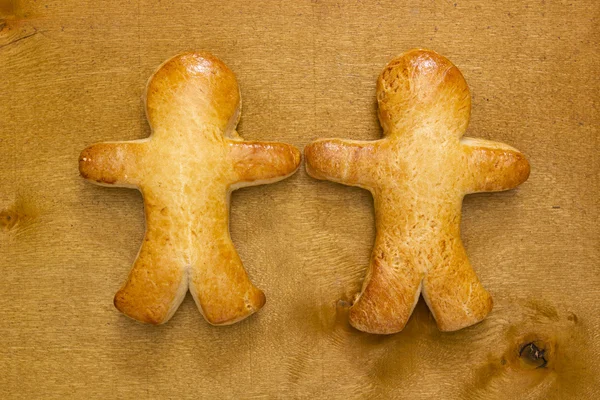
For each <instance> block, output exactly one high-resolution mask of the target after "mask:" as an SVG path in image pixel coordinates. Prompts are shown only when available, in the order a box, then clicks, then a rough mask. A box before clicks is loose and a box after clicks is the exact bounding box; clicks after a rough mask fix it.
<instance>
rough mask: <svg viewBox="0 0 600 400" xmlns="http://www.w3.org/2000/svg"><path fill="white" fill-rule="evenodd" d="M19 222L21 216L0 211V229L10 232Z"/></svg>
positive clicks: (8, 211) (7, 211)
mask: <svg viewBox="0 0 600 400" xmlns="http://www.w3.org/2000/svg"><path fill="white" fill-rule="evenodd" d="M18 221H19V214H17V213H16V212H14V211H11V210H4V211H0V228H2V229H4V230H5V231H8V230H10V229H12V228H14V226H15V225H16V224H17V222H18Z"/></svg>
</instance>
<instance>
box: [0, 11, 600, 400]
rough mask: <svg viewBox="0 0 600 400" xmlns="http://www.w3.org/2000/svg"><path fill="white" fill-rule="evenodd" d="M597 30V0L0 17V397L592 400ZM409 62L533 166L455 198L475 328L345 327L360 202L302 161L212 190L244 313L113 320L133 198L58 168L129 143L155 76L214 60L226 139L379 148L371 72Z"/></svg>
mask: <svg viewBox="0 0 600 400" xmlns="http://www.w3.org/2000/svg"><path fill="white" fill-rule="evenodd" d="M599 17H600V7H599V6H598V4H597V2H596V1H594V0H585V1H576V0H572V1H567V0H564V1H553V0H545V1H544V0H536V1H516V0H514V1H494V2H492V1H486V0H473V1H463V0H452V1H451V0H446V1H444V0H437V1H432V0H422V1H408V2H394V1H391V0H389V1H388V0H382V1H371V2H369V1H341V0H338V1H334V0H322V1H320V0H313V1H293V2H284V1H266V0H264V1H247V2H243V1H231V2H225V1H220V0H211V1H190V0H188V1H166V0H163V1H160V0H153V1H151V0H137V1H98V0H84V1H75V0H69V1H66V0H55V1H45V0H38V1H35V0H15V1H10V0H9V1H6V0H2V1H0V28H1V31H0V252H1V256H0V276H1V279H0V320H1V323H0V398H2V399H11V398H23V399H33V398H56V399H59V398H60V399H63V398H102V399H104V398H135V399H146V398H147V399H157V398H173V399H176V398H177V399H178V398H310V399H312V398H340V399H345V398H349V399H354V398H356V399H358V398H406V399H472V398H473V399H511V398H513V399H551V398H556V399H596V398H599V397H600V390H599V388H598V386H599V385H600V380H599V378H598V376H597V375H598V373H597V370H598V369H599V368H600V335H599V333H598V332H599V331H600V330H599V328H600V315H599V306H598V304H599V303H600V301H599V300H600V259H599V256H600V249H599V247H600V235H599V233H600V228H599V227H598V222H599V220H598V219H599V218H598V217H599V208H598V196H599V194H600V188H599V174H600V161H599V157H598V150H599V145H600V143H599V142H600V139H599V135H598V126H599V124H600V115H599V89H600V83H599V82H600V81H599V79H598V76H599V74H600V55H599V51H598V44H599V39H600V20H599ZM412 47H427V48H431V49H433V50H436V51H438V52H440V53H441V54H443V55H445V56H447V57H448V58H450V59H451V60H452V61H453V62H454V63H455V64H456V65H457V66H458V67H459V68H460V69H461V71H462V72H463V74H464V76H465V77H466V80H467V82H468V83H469V85H470V87H471V91H472V94H473V111H472V120H471V124H470V127H469V130H468V132H467V134H468V135H470V136H476V137H482V138H488V139H494V140H498V141H503V142H506V143H509V144H511V145H513V146H514V147H516V148H518V149H520V150H521V151H523V152H524V153H525V154H527V156H528V158H529V160H530V162H531V166H532V171H531V176H530V178H529V180H528V181H527V182H526V183H525V184H523V185H522V186H520V187H519V188H518V189H516V190H513V191H509V192H503V193H495V194H480V195H473V196H468V197H467V198H466V199H465V202H464V206H463V222H462V237H463V239H464V242H465V245H466V247H467V251H468V253H469V255H470V259H471V261H472V263H473V265H474V267H475V270H476V272H477V273H478V275H479V277H480V279H481V280H482V282H483V284H484V285H485V287H486V288H487V289H488V290H489V291H490V292H491V294H492V295H493V297H494V303H495V307H494V310H493V311H492V313H491V314H490V315H489V316H488V318H487V319H486V320H485V321H484V322H482V323H480V324H478V325H476V326H473V327H471V328H468V329H464V330H462V331H459V332H455V333H440V332H439V331H438V330H437V328H436V326H435V323H434V321H433V319H432V317H431V314H430V313H429V311H428V309H427V307H426V305H425V304H424V302H423V301H422V300H421V301H420V303H419V304H418V306H417V308H416V310H415V312H414V315H413V317H412V318H411V320H410V322H409V324H408V325H407V327H406V329H405V330H404V331H403V332H401V333H399V334H396V335H392V336H386V337H383V336H373V335H368V334H364V333H360V332H358V331H355V330H353V329H351V328H350V327H349V325H348V323H347V303H348V302H349V301H350V300H351V298H352V296H353V294H354V293H355V292H356V291H357V290H358V289H359V288H360V286H361V282H362V280H363V277H364V274H365V268H366V266H367V264H368V260H369V255H370V249H371V246H372V245H373V239H374V222H373V201H372V198H371V196H370V194H369V193H368V192H366V191H363V190H360V189H357V188H349V187H346V186H341V185H337V184H333V183H328V182H320V181H316V180H313V179H311V178H309V177H308V176H307V175H306V173H305V172H304V169H303V168H302V169H301V170H300V171H299V172H298V173H297V174H296V175H294V176H293V177H291V178H290V179H287V180H285V181H282V182H280V183H277V184H273V185H267V186H262V187H253V188H247V189H242V190H239V191H237V192H235V193H234V195H233V197H232V209H231V231H232V237H233V240H234V242H235V245H236V247H237V249H238V251H239V253H240V256H241V258H242V260H243V261H244V263H245V266H246V269H247V270H248V272H249V274H250V276H251V279H252V280H253V282H254V283H255V284H256V285H257V286H258V287H260V288H261V289H263V290H264V292H265V293H266V296H267V304H266V306H265V307H264V308H263V309H262V310H261V311H260V312H259V313H258V314H256V315H254V316H252V317H251V318H249V319H247V320H244V321H243V322H241V323H238V324H235V325H233V326H230V327H212V326H209V325H208V324H207V323H206V322H205V321H204V320H203V318H202V317H201V315H200V314H199V312H198V311H197V309H196V306H195V305H194V303H193V301H192V299H191V297H190V296H189V295H188V297H187V298H186V299H185V301H184V303H183V304H182V306H181V307H180V308H179V310H178V311H177V313H176V314H175V316H174V318H173V319H172V320H171V321H170V322H169V323H167V324H166V325H163V326H160V327H152V326H144V325H141V324H138V323H136V322H134V321H132V320H129V319H128V318H126V317H124V316H123V315H121V314H120V313H119V312H117V311H116V310H115V308H114V307H113V305H112V298H113V295H114V293H115V292H116V290H117V289H118V288H119V286H120V285H121V284H122V282H123V281H124V279H125V278H126V276H127V273H128V271H129V268H130V265H131V263H132V262H133V260H134V258H135V256H136V253H137V251H138V248H139V246H140V243H141V240H142V236H143V231H144V222H143V207H142V199H141V196H140V194H139V193H138V192H137V191H134V190H127V189H108V188H103V187H97V186H94V185H91V184H89V183H87V182H84V181H83V179H81V178H80V177H79V175H78V170H77V158H78V154H79V152H80V151H81V150H82V149H83V148H84V147H86V146H87V145H89V144H91V143H95V142H99V141H107V140H127V139H136V138H143V137H146V136H147V135H148V134H149V127H148V125H147V123H146V120H145V116H144V110H143V106H142V102H141V95H142V92H143V89H144V85H145V83H146V80H147V79H148V77H149V76H150V74H151V73H152V72H153V71H154V69H155V68H156V67H157V66H158V65H159V64H160V63H161V62H162V61H164V60H165V59H167V58H168V57H170V56H172V55H174V54H176V53H178V52H180V51H184V50H190V49H197V50H208V51H210V52H212V53H214V54H215V55H217V56H218V57H220V58H221V59H223V60H224V61H225V62H226V63H227V64H228V65H229V66H230V68H231V69H232V70H233V71H234V72H235V73H236V75H237V77H238V80H239V83H240V86H241V90H242V97H243V111H242V120H241V124H240V126H239V132H240V133H241V135H242V136H244V137H245V138H246V139H254V140H278V141H284V142H288V143H292V144H294V145H296V146H299V147H303V146H304V145H305V144H307V143H308V142H309V141H311V140H313V139H314V138H317V137H330V136H340V137H347V138H354V139H376V138H378V137H379V135H380V133H381V129H380V127H379V124H378V121H377V117H376V113H375V111H376V108H375V82H376V78H377V76H378V74H379V72H380V71H381V70H382V68H383V67H384V65H385V64H386V63H387V62H388V61H389V60H390V59H391V58H393V57H394V56H396V55H398V54H400V53H402V52H403V51H405V50H407V49H410V48H412ZM532 346H536V347H537V349H539V350H540V351H543V353H540V352H538V354H537V356H536V354H535V351H534V350H535V348H534V347H532Z"/></svg>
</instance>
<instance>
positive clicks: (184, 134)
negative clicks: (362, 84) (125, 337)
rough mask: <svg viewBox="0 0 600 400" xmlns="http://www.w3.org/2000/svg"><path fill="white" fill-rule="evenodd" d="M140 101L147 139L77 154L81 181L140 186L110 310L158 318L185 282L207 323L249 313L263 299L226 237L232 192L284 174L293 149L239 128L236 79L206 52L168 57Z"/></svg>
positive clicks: (296, 156)
mask: <svg viewBox="0 0 600 400" xmlns="http://www.w3.org/2000/svg"><path fill="white" fill-rule="evenodd" d="M145 102H146V114H147V118H148V121H149V123H150V126H151V128H152V134H151V136H150V137H149V138H147V139H143V140H136V141H130V142H115V143H100V144H96V145H93V146H91V147H88V148H87V149H85V150H83V152H82V153H81V156H80V157H79V170H80V172H81V175H82V176H83V177H84V178H86V179H89V180H90V181H92V182H95V183H98V184H104V185H111V186H124V187H131V188H137V189H139V190H140V191H141V193H142V195H143V198H144V210H145V219H146V234H145V238H144V242H143V244H142V246H141V249H140V251H139V254H138V256H137V259H136V260H135V264H134V265H133V268H132V270H131V272H130V274H129V278H128V280H127V282H126V283H125V284H124V286H123V287H122V288H121V289H120V290H119V291H118V293H117V294H116V296H115V299H114V303H115V306H116V307H117V308H118V309H119V310H120V311H121V312H123V313H125V314H126V315H128V316H129V317H131V318H134V319H136V320H138V321H141V322H146V323H151V324H162V323H164V322H166V321H168V320H169V318H171V316H172V315H173V314H174V313H175V310H177V307H178V306H179V304H180V303H181V302H182V300H183V298H184V297H185V294H186V292H187V290H188V287H189V289H190V292H191V293H192V296H193V298H194V300H195V301H196V304H197V305H198V308H199V310H200V312H201V313H202V315H203V316H204V318H205V319H206V320H207V321H208V322H209V323H211V324H213V325H226V324H232V323H234V322H236V321H239V320H241V319H243V318H246V317H247V316H249V315H250V314H252V313H254V312H255V311H257V310H259V309H260V308H261V307H262V306H263V305H264V303H265V296H264V294H263V293H262V292H261V291H260V290H259V289H258V288H256V287H255V286H254V285H253V284H252V283H251V282H250V280H249V278H248V275H247V274H246V271H245V270H244V267H243V265H242V262H241V260H240V257H239V256H238V254H237V252H236V251H235V248H234V246H233V243H232V241H231V237H230V235H229V198H230V194H231V191H232V190H235V189H238V188H240V187H244V186H252V185H260V184H266V183H271V182H275V181H279V180H281V179H284V178H286V177H288V176H290V175H291V174H293V173H294V172H295V171H296V169H297V168H298V165H299V163H300V152H299V151H298V149H296V148H295V147H293V146H291V145H288V144H283V143H270V142H249V141H244V140H243V139H242V138H241V137H240V136H239V135H238V134H237V132H236V130H235V128H236V125H237V123H238V120H239V118H240V104H241V99H240V91H239V88H238V84H237V81H236V79H235V75H234V74H233V72H232V71H231V70H230V69H229V68H227V66H226V65H225V64H224V63H223V62H222V61H220V60H219V59H217V58H216V57H214V56H212V55H210V54H208V53H186V54H181V55H178V56H176V57H173V58H171V59H170V60H168V61H166V62H165V63H164V64H163V65H161V66H160V68H159V69H158V70H157V71H156V73H154V75H153V76H152V77H151V78H150V80H149V82H148V85H147V88H146V95H145Z"/></svg>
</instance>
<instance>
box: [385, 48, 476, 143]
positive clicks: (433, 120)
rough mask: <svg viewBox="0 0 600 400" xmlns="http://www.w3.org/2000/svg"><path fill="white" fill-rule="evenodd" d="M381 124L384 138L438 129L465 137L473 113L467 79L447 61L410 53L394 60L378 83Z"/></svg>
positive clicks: (428, 54) (434, 55) (424, 53)
mask: <svg viewBox="0 0 600 400" xmlns="http://www.w3.org/2000/svg"><path fill="white" fill-rule="evenodd" d="M377 102H378V104H379V121H380V123H381V126H382V127H383V134H384V135H386V136H387V135H394V134H402V133H404V132H408V131H412V130H414V128H417V127H418V126H420V125H428V126H431V125H435V126H436V128H439V129H436V132H438V133H439V134H441V135H447V134H452V135H457V136H462V134H463V133H464V131H465V130H466V128H467V124H468V122H469V116H470V112H471V95H470V93H469V87H468V86H467V82H466V81H465V79H464V77H463V76H462V74H461V73H460V71H459V70H458V68H456V66H455V65H454V64H452V63H451V62H450V61H449V60H448V59H447V58H445V57H443V56H441V55H439V54H437V53H435V52H433V51H430V50H422V49H414V50H409V51H407V52H406V53H404V54H402V55H401V56H399V57H397V58H395V59H394V60H392V61H391V62H390V63H389V64H388V65H387V66H386V67H385V68H384V70H383V72H382V73H381V75H380V76H379V79H378V80H377Z"/></svg>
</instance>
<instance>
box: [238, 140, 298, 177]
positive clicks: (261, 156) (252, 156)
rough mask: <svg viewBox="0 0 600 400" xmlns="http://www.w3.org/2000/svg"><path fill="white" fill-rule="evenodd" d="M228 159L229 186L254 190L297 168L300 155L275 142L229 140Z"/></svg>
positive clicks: (287, 145)
mask: <svg viewBox="0 0 600 400" xmlns="http://www.w3.org/2000/svg"><path fill="white" fill-rule="evenodd" d="M229 156H230V157H231V160H232V163H233V172H234V178H233V185H234V186H236V187H242V186H254V185H261V184H265V183H272V182H276V181H279V180H282V179H284V178H286V177H288V176H289V175H291V174H293V173H294V172H295V171H296V169H297V168H298V165H300V158H301V156H300V151H299V150H298V149H297V148H296V147H294V146H292V145H289V144H285V143H277V142H245V141H235V140H232V141H230V143H229Z"/></svg>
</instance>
